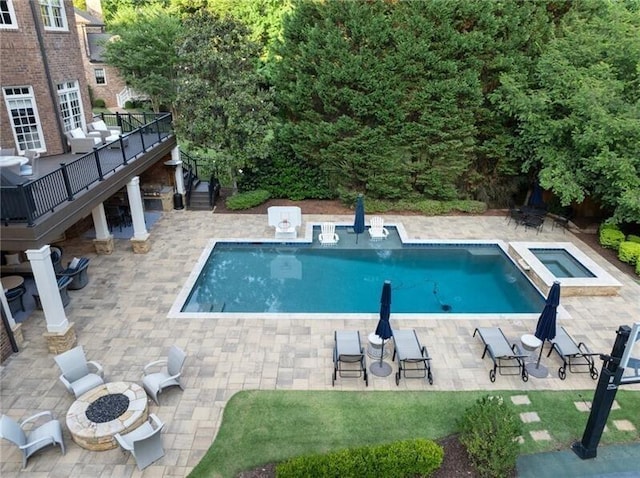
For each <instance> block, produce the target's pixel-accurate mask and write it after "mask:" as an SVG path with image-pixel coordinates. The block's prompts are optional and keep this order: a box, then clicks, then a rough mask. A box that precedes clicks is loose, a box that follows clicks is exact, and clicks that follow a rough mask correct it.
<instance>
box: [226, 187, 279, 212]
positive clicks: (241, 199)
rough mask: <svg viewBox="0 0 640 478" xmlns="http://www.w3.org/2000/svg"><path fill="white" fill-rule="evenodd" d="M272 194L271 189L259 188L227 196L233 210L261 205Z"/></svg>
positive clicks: (229, 205)
mask: <svg viewBox="0 0 640 478" xmlns="http://www.w3.org/2000/svg"><path fill="white" fill-rule="evenodd" d="M270 197H271V195H270V194H269V191H265V190H264V189H257V190H255V191H248V192H246V193H238V194H234V195H233V196H231V197H229V198H227V202H226V205H227V207H228V208H229V209H231V210H232V211H237V210H240V209H250V208H252V207H255V206H259V205H260V204H262V203H263V202H265V201H267V200H268V199H269V198H270Z"/></svg>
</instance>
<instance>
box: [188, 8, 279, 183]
mask: <svg viewBox="0 0 640 478" xmlns="http://www.w3.org/2000/svg"><path fill="white" fill-rule="evenodd" d="M248 33H249V32H248V30H247V28H246V27H245V26H244V25H242V24H241V23H238V22H237V21H235V20H234V19H233V18H231V17H225V18H221V17H218V16H216V15H213V14H210V13H208V12H207V11H200V12H198V13H196V14H193V15H191V16H188V17H187V18H186V19H185V23H184V32H183V34H182V35H181V36H180V38H179V39H178V43H177V44H178V54H179V56H180V63H179V70H180V88H179V92H178V97H177V102H176V109H177V111H178V114H177V116H176V118H175V127H176V132H177V133H178V135H179V136H180V137H182V138H183V139H186V140H187V141H189V142H190V143H191V144H193V145H197V146H198V147H200V148H204V149H207V150H208V152H209V153H210V154H212V155H213V158H214V160H215V161H216V163H217V165H218V166H221V167H225V168H226V169H228V171H229V174H230V175H231V178H232V179H233V180H234V184H235V179H236V178H237V174H238V172H239V170H241V169H243V168H245V167H247V166H251V165H252V164H253V162H254V161H255V160H256V159H257V158H264V157H265V156H266V155H267V154H268V152H269V143H270V140H271V137H272V120H273V113H274V107H273V102H272V93H271V91H270V90H269V89H268V88H267V87H266V86H265V85H264V83H263V82H262V78H261V77H260V75H259V74H258V73H257V69H256V64H257V61H258V57H259V54H260V47H259V45H257V44H256V43H254V42H251V41H250V40H249V39H248Z"/></svg>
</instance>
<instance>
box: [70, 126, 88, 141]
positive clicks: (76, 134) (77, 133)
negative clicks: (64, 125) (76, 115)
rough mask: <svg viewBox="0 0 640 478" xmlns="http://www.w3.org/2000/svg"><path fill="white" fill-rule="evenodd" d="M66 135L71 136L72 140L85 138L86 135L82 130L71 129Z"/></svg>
mask: <svg viewBox="0 0 640 478" xmlns="http://www.w3.org/2000/svg"><path fill="white" fill-rule="evenodd" d="M68 133H69V136H71V137H72V138H74V139H78V138H86V137H87V135H86V134H84V131H82V128H76V129H72V130H70V131H69V132H68Z"/></svg>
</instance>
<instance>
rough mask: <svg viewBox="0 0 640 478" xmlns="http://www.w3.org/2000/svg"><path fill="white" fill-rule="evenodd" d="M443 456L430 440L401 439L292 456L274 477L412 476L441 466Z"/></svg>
mask: <svg viewBox="0 0 640 478" xmlns="http://www.w3.org/2000/svg"><path fill="white" fill-rule="evenodd" d="M443 457H444V451H443V450H442V447H440V446H439V445H437V444H436V443H434V442H432V441H430V440H425V439H415V440H403V441H399V442H394V443H387V444H384V445H373V446H364V447H357V448H349V449H346V450H340V451H336V452H333V453H328V454H326V455H309V456H301V457H296V458H292V459H290V460H287V461H284V462H282V463H280V464H279V465H278V466H277V467H276V477H277V478H299V477H301V476H313V477H314V478H329V477H331V478H335V477H350V476H352V477H358V478H369V477H370V478H379V477H385V478H404V477H407V478H413V477H417V476H430V475H431V474H433V472H435V471H436V470H437V469H438V468H440V466H441V465H442V459H443Z"/></svg>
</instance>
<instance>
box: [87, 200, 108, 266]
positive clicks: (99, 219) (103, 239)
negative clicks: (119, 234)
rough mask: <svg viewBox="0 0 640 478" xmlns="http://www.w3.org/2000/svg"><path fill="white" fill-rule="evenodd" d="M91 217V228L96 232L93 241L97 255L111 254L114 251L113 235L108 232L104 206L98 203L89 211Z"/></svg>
mask: <svg viewBox="0 0 640 478" xmlns="http://www.w3.org/2000/svg"><path fill="white" fill-rule="evenodd" d="M91 216H92V217H93V228H94V229H95V231H96V238H95V239H94V240H93V247H95V249H96V252H97V253H98V254H112V253H113V249H114V242H113V234H111V233H110V232H109V224H108V223H107V215H106V214H105V213H104V205H103V203H100V205H99V206H96V207H95V208H93V210H92V211H91Z"/></svg>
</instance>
